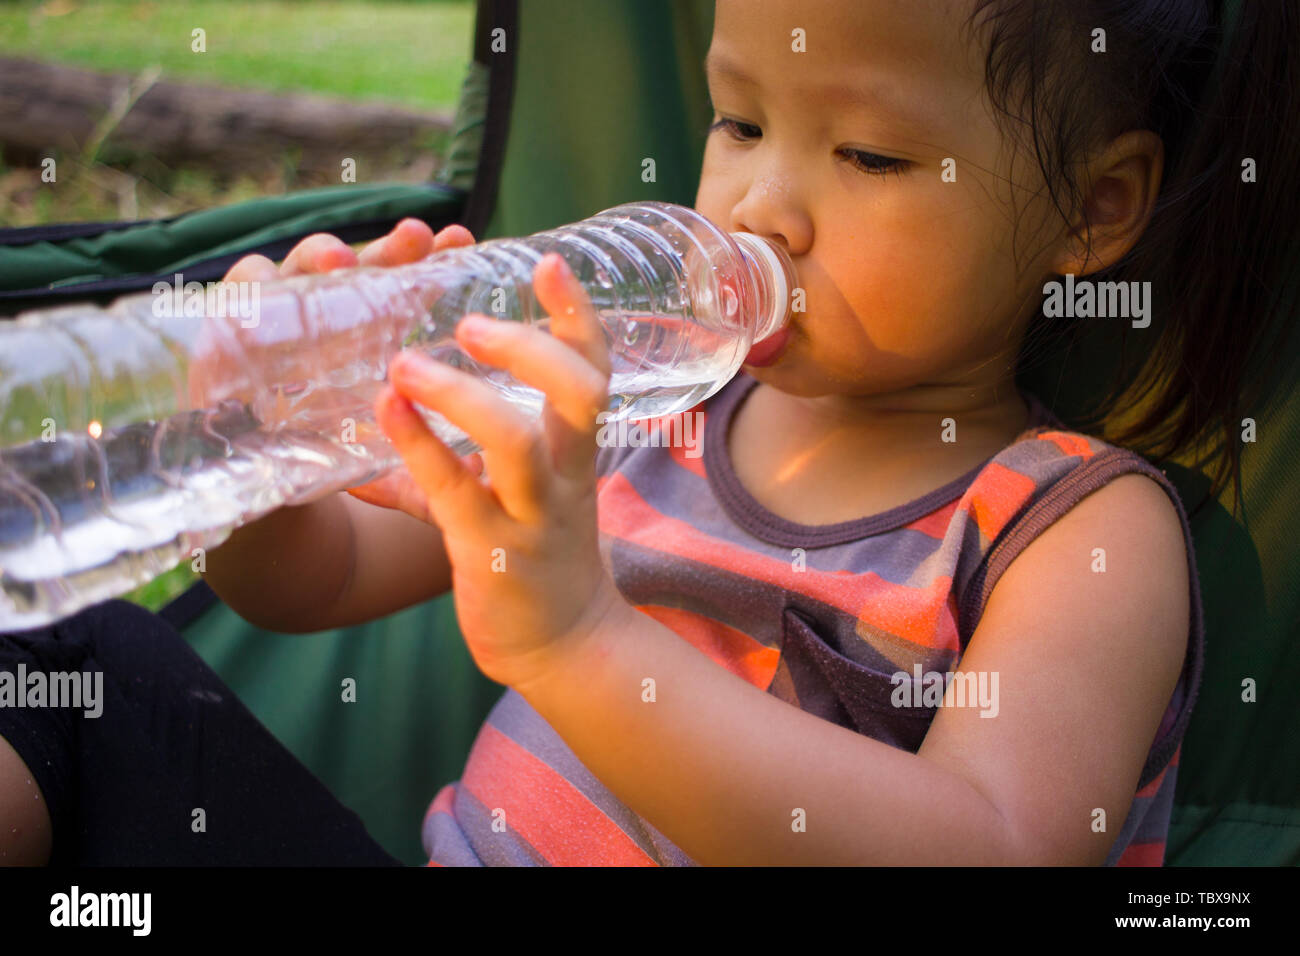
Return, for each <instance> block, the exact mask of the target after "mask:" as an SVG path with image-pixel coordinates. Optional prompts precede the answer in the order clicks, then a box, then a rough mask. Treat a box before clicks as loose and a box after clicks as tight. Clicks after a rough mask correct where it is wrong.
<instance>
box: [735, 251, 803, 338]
mask: <svg viewBox="0 0 1300 956" xmlns="http://www.w3.org/2000/svg"><path fill="white" fill-rule="evenodd" d="M731 238H732V239H734V240H735V241H736V245H737V246H738V247H739V248H740V251H741V254H742V255H743V256H744V258H745V261H746V262H747V263H748V264H749V273H750V276H751V277H752V279H753V286H754V294H755V298H756V300H757V303H758V310H757V311H758V315H757V320H756V325H755V329H754V341H755V342H761V341H763V339H766V338H768V337H769V336H771V335H773V334H774V333H776V332H778V331H779V330H780V329H782V328H784V326H785V324H786V323H787V322H788V321H789V320H790V296H791V295H792V294H793V292H794V288H795V285H796V277H795V271H794V263H793V262H792V261H791V260H790V256H789V254H788V253H787V252H786V251H785V250H784V249H782V248H781V247H780V246H779V245H777V244H776V243H775V242H772V241H771V240H770V239H764V238H762V237H761V236H756V235H754V234H753V233H748V232H733V233H732V234H731Z"/></svg>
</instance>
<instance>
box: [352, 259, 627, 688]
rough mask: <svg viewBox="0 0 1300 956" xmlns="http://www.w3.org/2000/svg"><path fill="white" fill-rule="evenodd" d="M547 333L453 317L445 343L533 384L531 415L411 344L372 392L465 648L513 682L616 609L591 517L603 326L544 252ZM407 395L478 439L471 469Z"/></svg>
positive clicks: (540, 272) (602, 387) (541, 294)
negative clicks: (438, 536) (432, 540)
mask: <svg viewBox="0 0 1300 956" xmlns="http://www.w3.org/2000/svg"><path fill="white" fill-rule="evenodd" d="M533 286H534V289H535V290H536V292H537V298H538V300H539V301H540V302H541V304H542V306H543V307H544V308H545V309H546V311H547V312H548V313H549V314H550V316H551V333H552V334H549V335H548V334H547V333H546V332H544V331H542V330H541V329H538V328H536V327H533V326H527V325H523V324H521V323H516V322H512V321H497V320H493V319H490V318H487V317H486V316H466V317H465V318H464V319H463V320H462V321H461V322H460V323H458V325H457V327H456V339H457V342H458V344H459V345H460V346H461V348H463V349H464V350H465V351H466V352H467V353H469V355H470V356H471V357H473V358H475V359H477V360H478V361H480V362H482V363H484V364H485V365H490V366H497V367H500V368H504V369H506V370H508V371H509V372H510V373H511V374H512V375H514V376H515V377H516V378H518V379H519V380H520V381H522V382H524V383H525V384H528V385H531V386H533V387H534V388H537V389H539V390H540V391H541V392H543V393H544V394H545V396H546V404H545V406H544V407H543V409H542V414H541V417H540V418H539V419H538V420H536V421H533V420H531V419H529V418H528V417H527V416H526V415H525V414H524V413H523V412H521V411H519V410H518V409H516V408H515V407H514V406H512V405H511V404H510V403H509V402H508V401H506V399H505V398H503V397H502V396H501V395H500V394H499V393H498V392H497V391H495V390H494V389H493V388H492V387H491V386H490V385H488V384H487V383H485V382H483V381H481V380H480V379H478V378H476V377H474V376H472V375H470V374H468V373H466V372H463V371H461V370H459V369H455V368H452V367H451V366H449V365H447V364H445V363H442V362H437V361H434V360H432V359H428V358H426V357H424V356H423V355H421V354H420V353H419V352H416V351H414V350H408V351H404V352H402V353H401V354H400V355H398V356H397V358H396V359H394V361H393V362H392V363H391V365H390V366H389V383H390V384H389V387H387V388H385V389H384V390H383V391H382V392H381V393H380V395H379V397H378V398H377V400H376V402H375V410H376V417H377V420H378V422H379V424H380V427H381V428H382V429H383V430H384V432H385V433H386V434H387V435H388V437H389V439H390V440H391V441H392V442H393V445H394V446H395V447H396V448H397V449H398V451H399V452H401V454H402V457H403V458H404V459H405V460H406V465H407V468H408V469H409V471H410V474H411V476H412V478H413V479H414V481H415V483H416V485H417V486H418V487H419V489H420V491H421V493H422V497H423V499H424V504H425V505H427V508H428V511H429V515H430V517H431V519H432V520H433V521H434V522H435V523H436V524H437V525H438V526H439V527H440V528H441V529H442V532H443V540H444V543H445V547H446V551H447V556H448V558H449V559H450V562H451V567H452V586H453V588H454V590H455V596H456V612H457V617H458V619H459V621H460V626H461V631H462V633H463V634H464V636H465V642H466V644H467V645H468V646H469V650H470V653H471V654H472V655H473V657H474V661H475V663H476V664H477V665H478V666H479V668H480V669H481V670H482V671H483V673H484V674H486V675H487V676H488V677H490V678H491V679H492V680H495V681H497V682H498V683H502V684H506V685H508V686H511V687H514V688H516V689H521V687H523V686H526V685H527V684H529V683H530V682H531V681H533V680H534V679H535V678H538V677H540V676H542V675H544V674H546V673H548V670H549V668H551V667H553V666H554V665H555V662H556V661H557V660H558V659H559V656H560V655H561V654H562V653H563V652H564V651H567V650H568V649H569V648H571V647H573V646H575V645H576V644H579V643H581V642H582V640H583V639H584V637H585V636H586V635H587V634H589V633H590V632H591V631H592V630H593V629H594V626H595V625H596V623H597V622H598V621H600V619H601V618H602V617H603V616H604V614H605V613H606V612H608V611H609V610H611V609H613V608H615V607H617V606H618V605H620V604H622V605H623V607H627V605H626V602H624V601H623V598H622V596H621V595H620V594H619V592H618V590H617V588H616V587H615V585H614V582H613V579H612V578H611V577H610V576H609V573H608V571H607V570H606V568H605V565H604V563H603V561H602V560H601V555H600V549H599V544H598V533H597V524H596V478H595V450H596V435H597V433H598V431H599V425H598V424H597V422H596V415H597V414H598V413H599V412H600V411H602V410H604V409H605V408H606V407H607V405H608V394H609V391H608V390H609V377H610V361H609V355H608V352H607V347H606V343H605V334H604V331H603V329H602V328H601V325H600V322H599V321H598V319H597V317H596V312H595V309H594V308H593V307H592V305H591V302H590V300H589V299H588V298H587V294H586V292H585V291H584V290H583V288H582V286H581V285H580V284H579V283H578V281H577V280H576V279H575V278H574V277H573V275H572V273H571V272H570V271H569V268H568V266H567V265H566V264H565V263H564V261H563V259H561V258H560V257H559V256H558V255H555V254H551V255H548V256H545V257H544V258H543V259H542V260H541V262H539V263H538V265H537V268H536V270H535V271H534V273H533ZM411 402H416V403H418V404H420V405H422V406H424V407H426V408H428V409H431V410H433V411H436V412H439V413H441V414H442V415H443V416H445V417H446V418H447V419H448V420H449V421H450V422H451V423H452V424H454V425H456V426H458V427H459V428H461V429H462V430H463V431H465V432H466V433H467V434H469V435H470V437H472V438H473V439H474V440H475V441H476V442H477V443H478V444H479V446H480V447H481V448H482V449H483V452H482V455H483V458H484V460H485V462H486V466H487V470H488V474H489V476H490V484H489V483H487V482H484V481H480V480H479V478H478V477H477V476H476V475H475V473H474V472H473V471H471V470H470V469H468V468H467V467H466V466H465V464H464V463H463V462H462V461H461V460H460V459H458V458H457V457H456V456H455V455H454V454H452V452H451V451H450V449H448V448H447V446H446V445H444V444H443V443H442V442H441V441H439V440H438V439H437V438H436V437H435V436H434V435H433V434H432V433H431V432H430V431H429V429H428V428H427V427H426V426H425V424H424V421H423V419H421V418H420V416H419V415H418V414H417V413H416V411H415V410H414V409H413V408H412V407H411Z"/></svg>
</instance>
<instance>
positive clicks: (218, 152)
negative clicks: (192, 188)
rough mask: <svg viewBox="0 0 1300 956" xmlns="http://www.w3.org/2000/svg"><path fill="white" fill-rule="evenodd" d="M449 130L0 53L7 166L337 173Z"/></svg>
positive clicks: (442, 124) (303, 98) (431, 120)
mask: <svg viewBox="0 0 1300 956" xmlns="http://www.w3.org/2000/svg"><path fill="white" fill-rule="evenodd" d="M450 127H451V114H450V113H447V114H441V113H424V112H419V111H417V110H411V109H406V108H403V107H399V106H390V105H386V104H382V103H364V102H353V101H348V100H338V99H334V98H331V97H323V96H317V95H312V94H305V93H267V92H262V91H257V90H245V89H233V88H230V87H221V86H209V85H204V84H198V83H175V82H171V81H168V80H165V79H162V78H160V77H159V76H158V73H157V71H156V70H153V71H146V72H145V73H142V74H136V75H131V74H115V73H99V72H95V71H92V70H83V69H80V68H77V67H70V66H64V65H60V64H54V63H45V62H40V61H35V60H26V59H17V58H7V57H0V144H3V147H4V155H5V158H6V160H8V161H10V162H13V161H19V162H23V161H26V162H31V161H33V160H35V161H39V160H40V159H42V158H44V157H46V156H51V155H55V153H56V151H72V152H75V153H77V154H79V155H83V156H85V155H90V156H94V155H97V154H98V155H104V154H108V153H112V154H114V155H117V154H121V153H125V154H128V155H129V154H146V155H149V156H152V157H154V158H155V159H158V160H160V161H162V162H164V163H167V164H169V165H173V164H179V163H188V162H198V163H202V164H203V165H204V166H207V167H210V168H215V169H218V170H246V169H252V168H256V167H258V166H259V165H264V164H265V163H266V162H268V161H277V162H280V161H283V157H284V155H285V154H286V153H288V154H290V155H291V156H292V157H293V160H294V162H295V163H296V165H297V168H298V169H299V170H300V171H303V172H308V171H310V172H324V173H329V172H333V173H334V174H338V173H339V171H340V169H341V164H342V162H343V160H344V159H346V158H351V159H354V160H356V161H357V163H358V165H360V164H361V163H363V162H364V161H366V160H374V159H380V158H382V159H383V160H384V161H397V162H401V161H404V160H409V159H411V158H413V157H415V156H417V155H418V154H420V153H422V152H425V151H427V150H428V148H429V145H430V144H431V143H434V142H437V141H438V140H439V138H440V137H442V136H444V135H445V134H446V133H447V131H448V130H449V129H450Z"/></svg>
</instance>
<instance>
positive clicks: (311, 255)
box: [280, 232, 357, 276]
mask: <svg viewBox="0 0 1300 956" xmlns="http://www.w3.org/2000/svg"><path fill="white" fill-rule="evenodd" d="M356 264H357V254H356V253H355V252H353V251H352V248H351V247H350V246H349V245H348V244H347V243H345V242H344V241H343V240H342V239H340V238H339V237H338V236H331V235H330V234H329V233H328V232H318V233H315V234H314V235H310V236H308V237H307V238H306V239H304V240H303V241H302V242H300V243H298V244H297V245H296V246H294V247H293V248H292V249H291V250H289V254H288V255H287V256H285V258H284V262H283V263H282V264H281V266H280V275H282V276H296V275H306V274H310V273H317V272H330V271H332V270H334V269H346V268H349V267H351V266H355V265H356Z"/></svg>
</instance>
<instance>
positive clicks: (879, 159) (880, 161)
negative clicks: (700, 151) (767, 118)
mask: <svg viewBox="0 0 1300 956" xmlns="http://www.w3.org/2000/svg"><path fill="white" fill-rule="evenodd" d="M716 130H725V131H726V133H727V135H729V136H730V137H731V138H732V139H736V140H739V141H740V142H742V143H743V142H749V141H750V140H754V139H758V138H759V137H760V136H762V135H763V131H762V130H761V129H759V128H758V127H757V126H755V125H753V124H752V123H742V122H740V121H739V120H734V119H728V118H726V117H722V118H721V119H718V120H716V121H715V122H714V123H713V124H712V125H711V126H710V127H709V132H710V133H712V132H714V131H716ZM840 153H841V155H842V156H843V157H844V159H845V160H846V161H847V162H848V163H849V164H850V165H852V166H854V167H856V168H857V169H860V170H862V171H863V172H864V173H870V174H872V175H874V176H884V175H887V174H889V173H896V174H898V175H900V176H901V175H902V174H903V170H904V169H906V168H907V160H905V159H893V158H892V157H889V156H881V155H879V154H877V153H868V152H867V151H866V150H862V149H845V150H841V151H840Z"/></svg>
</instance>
